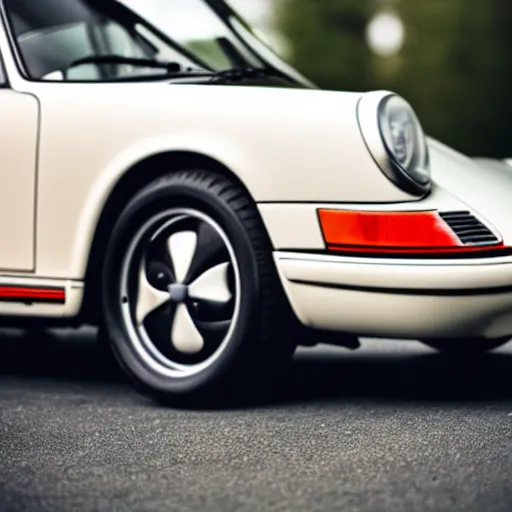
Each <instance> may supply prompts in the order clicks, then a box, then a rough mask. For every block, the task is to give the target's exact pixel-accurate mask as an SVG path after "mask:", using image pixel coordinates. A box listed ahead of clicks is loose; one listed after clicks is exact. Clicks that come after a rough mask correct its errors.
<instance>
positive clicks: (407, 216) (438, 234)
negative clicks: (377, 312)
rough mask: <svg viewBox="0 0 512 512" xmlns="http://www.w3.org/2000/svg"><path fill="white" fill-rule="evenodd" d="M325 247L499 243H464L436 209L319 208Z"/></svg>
mask: <svg viewBox="0 0 512 512" xmlns="http://www.w3.org/2000/svg"><path fill="white" fill-rule="evenodd" d="M318 214H319V217H320V225H321V228H322V233H323V236H324V239H325V243H326V245H327V247H328V249H329V250H338V251H342V250H346V251H352V252H354V251H361V252H390V253H396V252H403V253H411V252H447V251H454V250H458V251H468V250H470V251H471V250H492V249H496V248H500V247H503V244H499V245H494V246H487V247H475V246H465V245H464V244H463V243H462V242H461V241H460V240H459V238H458V237H457V235H455V233H454V232H453V231H452V230H451V229H450V227H449V226H448V224H446V222H445V221H444V220H443V219H442V218H441V217H440V216H439V215H438V213H437V212H436V211H418V212H383V211H364V212H363V211H352V210H323V209H322V210H319V211H318Z"/></svg>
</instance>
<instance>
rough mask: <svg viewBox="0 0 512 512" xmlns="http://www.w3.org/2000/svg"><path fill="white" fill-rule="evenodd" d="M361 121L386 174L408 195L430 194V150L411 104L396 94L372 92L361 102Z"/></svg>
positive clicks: (368, 142)
mask: <svg viewBox="0 0 512 512" xmlns="http://www.w3.org/2000/svg"><path fill="white" fill-rule="evenodd" d="M358 119H359V125H360V127H361V132H362V134H363V138H364V139H365V142H366V145H367V147H368V149H369V151H370V153H371V154H372V156H373V158H374V160H375V161H376V162H377V164H378V165H379V167H380V168H381V170H382V171H383V173H384V174H385V175H386V176H387V177H388V178H389V179H390V180H391V181H392V182H393V183H395V185H397V186H399V187H400V188H402V189H403V190H404V191H406V192H409V193H411V194H414V195H421V194H424V193H426V192H427V191H428V190H429V188H430V185H431V178H430V166H429V156H428V147H427V142H426V138H425V134H424V133H423V130H422V128H421V124H420V122H419V121H418V118H417V117H416V114H415V113H414V110H413V109H412V107H411V106H410V105H409V103H407V102H406V101H405V100H404V99H403V98H401V97H400V96H397V95H395V94H390V93H382V92H380V93H369V94H367V95H365V96H363V98H362V99H361V101H360V102H359V106H358Z"/></svg>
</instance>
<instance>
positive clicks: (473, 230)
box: [439, 211, 499, 245]
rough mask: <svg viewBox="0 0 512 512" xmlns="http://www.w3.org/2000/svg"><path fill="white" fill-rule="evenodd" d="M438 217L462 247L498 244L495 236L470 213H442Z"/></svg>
mask: <svg viewBox="0 0 512 512" xmlns="http://www.w3.org/2000/svg"><path fill="white" fill-rule="evenodd" d="M439 215H440V217H441V218H442V219H443V220H444V221H445V222H446V224H448V226H450V228H451V229H452V231H453V232H454V233H455V234H456V235H457V236H458V237H459V239H460V241H461V242H462V243H463V244H464V245H492V244H496V243H498V242H499V240H498V238H497V237H496V235H494V234H493V232H492V231H491V230H490V229H489V228H487V227H486V226H485V225H484V224H482V223H481V222H480V221H479V220H478V219H477V218H476V217H475V216H474V215H472V214H471V213H470V212H464V211H461V212H442V213H439Z"/></svg>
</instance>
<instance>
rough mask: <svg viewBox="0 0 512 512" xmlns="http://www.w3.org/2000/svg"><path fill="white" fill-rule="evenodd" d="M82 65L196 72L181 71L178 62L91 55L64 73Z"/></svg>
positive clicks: (207, 73) (178, 73)
mask: <svg viewBox="0 0 512 512" xmlns="http://www.w3.org/2000/svg"><path fill="white" fill-rule="evenodd" d="M83 64H100V65H102V64H104V65H108V64H128V65H129V66H139V67H143V68H154V69H163V70H164V71H165V72H166V73H169V74H172V75H173V76H190V74H191V73H192V74H194V73H196V71H195V70H194V71H192V70H187V69H183V67H182V66H181V64H179V63H178V62H165V61H159V60H153V59H143V58H139V57H124V56H123V55H91V56H89V57H83V58H81V59H77V60H75V61H73V62H72V63H71V64H69V65H68V66H67V68H66V71H69V70H70V69H71V68H74V67H77V66H81V65H83ZM197 73H198V74H199V73H200V74H201V76H203V75H204V76H210V75H211V72H210V71H202V70H197Z"/></svg>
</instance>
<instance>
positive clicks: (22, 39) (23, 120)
mask: <svg viewBox="0 0 512 512" xmlns="http://www.w3.org/2000/svg"><path fill="white" fill-rule="evenodd" d="M135 3H136V2H135V1H134V0H132V1H131V2H128V1H127V0H123V1H121V0H45V1H37V2H36V1H34V0H0V17H1V22H0V51H1V69H0V83H1V88H0V104H1V112H2V115H1V121H0V123H1V128H2V129H1V138H0V156H1V157H2V161H3V164H2V166H1V168H0V239H1V240H2V241H3V242H2V244H1V247H0V267H1V269H2V272H1V283H0V314H1V316H2V320H1V321H2V324H3V325H19V326H23V327H26V326H27V325H36V326H43V327H47V326H59V325H63V326H65V325H68V326H80V325H85V324H92V325H98V326H100V330H101V332H102V333H104V335H103V337H104V338H105V339H108V340H109V343H111V344H112V348H113V350H114V353H115V355H116V357H117V359H118V360H119V362H120V363H121V365H122V367H123V368H124V369H125V370H126V372H127V374H128V375H129V376H130V377H131V378H132V379H133V381H134V383H135V384H136V386H137V388H138V389H140V390H141V391H142V392H144V393H148V394H150V395H152V396H154V397H155V398H157V399H166V398H169V397H170V398H177V397H182V398H185V399H187V400H191V399H193V398H197V397H200V398H204V397H210V396H218V397H219V396H223V395H224V394H227V393H230V392H232V391H233V390H236V391H239V390H244V392H248V391H249V390H251V389H256V390H258V389H261V387H260V386H261V385H262V384H268V383H270V382H272V377H273V376H275V375H276V374H278V373H279V371H280V369H281V370H282V368H283V365H284V364H285V363H286V362H287V361H289V360H290V359H291V357H292V354H293V352H294V350H295V348H296V346H297V344H300V343H303V344H308V343H314V342H315V341H330V342H332V343H338V344H340V345H343V344H346V345H347V346H349V345H353V346H355V344H356V341H355V340H357V337H359V336H375V337H387V338H399V339H403V338H408V339H418V340H421V341H424V342H425V343H426V344H428V345H430V346H432V347H436V348H438V349H440V350H446V351H454V350H459V351H461V352H462V351H473V352H474V351H485V350H490V349H492V348H495V347H497V346H499V345H501V344H503V343H505V342H506V341H507V340H508V339H509V338H510V337H512V222H511V218H512V201H511V194H512V167H510V166H509V165H508V164H507V163H506V162H498V161H488V160H482V161H477V160H474V159H470V158H468V157H466V156H464V155H462V154H459V153H457V152H456V151H454V150H452V149H450V148H448V147H446V146H444V145H442V144H441V143H439V142H436V141H434V140H431V139H427V138H426V137H425V135H424V134H423V132H422V129H421V126H420V123H419V122H418V119H417V118H416V116H415V113H414V111H413V109H412V108H411V107H410V106H409V104H408V103H407V102H406V101H405V100H404V99H402V98H401V97H399V96H397V95H395V94H393V93H390V92H386V91H378V92H370V93H354V92H334V91H323V90H319V89H317V88H315V87H314V85H313V84H311V83H310V82H308V80H306V79H305V78H303V77H302V76H301V75H300V74H299V73H298V72H296V71H295V70H293V69H292V68H291V67H290V66H288V65H286V64H285V63H284V62H282V61H281V60H280V59H279V58H278V57H277V56H276V55H275V54H273V53H272V52H271V51H270V50H269V49H268V48H267V47H266V46H265V44H263V43H262V42H261V41H260V40H259V39H258V37H257V36H255V34H254V33H253V32H252V31H251V30H250V29H249V28H248V26H247V25H246V24H245V23H244V22H243V21H242V20H241V19H240V18H239V17H238V16H237V15H236V14H235V12H234V11H232V10H231V8H230V7H229V6H228V4H227V3H225V2H224V1H222V0H160V5H159V6H158V9H156V10H155V11H154V12H153V14H148V15H145V13H144V5H145V3H144V2H138V5H139V6H140V7H139V8H137V9H136V8H135V7H133V5H132V4H135ZM153 4H154V2H153ZM128 5H132V7H133V8H129V7H128ZM148 5H149V3H148ZM163 19H166V20H167V21H168V22H169V23H168V25H166V26H169V27H170V26H172V27H174V29H169V30H162V28H158V27H159V26H160V25H159V20H163ZM196 23H197V24H198V26H200V27H201V30H200V31H199V32H201V31H202V30H203V28H204V27H208V28H209V32H207V34H210V33H212V34H213V33H215V34H216V36H215V37H214V36H211V37H210V36H208V38H206V39H204V38H201V36H200V33H199V35H198V34H196V35H193V34H194V32H198V31H197V30H196V31H194V30H190V31H187V30H186V28H187V27H189V28H191V27H192V25H194V24H196ZM192 28H193V27H192ZM173 30H174V31H173ZM187 34H188V35H187ZM190 34H192V35H190Z"/></svg>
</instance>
